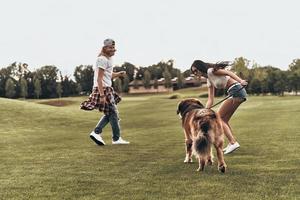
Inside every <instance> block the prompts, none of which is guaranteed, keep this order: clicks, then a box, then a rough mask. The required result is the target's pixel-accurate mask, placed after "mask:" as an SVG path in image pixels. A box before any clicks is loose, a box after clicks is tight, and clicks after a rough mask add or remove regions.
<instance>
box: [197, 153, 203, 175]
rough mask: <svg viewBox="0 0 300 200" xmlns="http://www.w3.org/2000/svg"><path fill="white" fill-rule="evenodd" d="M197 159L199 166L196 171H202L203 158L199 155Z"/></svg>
mask: <svg viewBox="0 0 300 200" xmlns="http://www.w3.org/2000/svg"><path fill="white" fill-rule="evenodd" d="M198 160H199V168H198V169H197V171H198V172H199V171H203V170H204V166H205V158H203V157H201V156H200V155H199V157H198Z"/></svg>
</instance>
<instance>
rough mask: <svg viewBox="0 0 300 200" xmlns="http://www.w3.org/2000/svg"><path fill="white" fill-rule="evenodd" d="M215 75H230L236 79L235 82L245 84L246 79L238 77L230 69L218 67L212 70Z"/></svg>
mask: <svg viewBox="0 0 300 200" xmlns="http://www.w3.org/2000/svg"><path fill="white" fill-rule="evenodd" d="M213 73H214V74H215V75H217V76H226V75H227V76H230V77H231V78H233V79H234V80H236V81H237V82H239V83H241V84H242V85H247V84H248V83H247V81H245V80H243V79H241V78H240V77H238V76H237V75H236V74H235V73H233V72H232V71H229V70H225V69H219V70H217V71H214V72H213Z"/></svg>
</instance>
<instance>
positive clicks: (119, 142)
mask: <svg viewBox="0 0 300 200" xmlns="http://www.w3.org/2000/svg"><path fill="white" fill-rule="evenodd" d="M129 143H130V142H128V141H126V140H123V139H122V138H121V137H119V139H118V140H117V141H112V144H129Z"/></svg>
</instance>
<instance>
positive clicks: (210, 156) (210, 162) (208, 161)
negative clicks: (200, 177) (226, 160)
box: [207, 148, 214, 165]
mask: <svg viewBox="0 0 300 200" xmlns="http://www.w3.org/2000/svg"><path fill="white" fill-rule="evenodd" d="M213 158H214V156H213V154H212V149H211V148H210V153H209V156H208V158H207V164H208V165H212V164H213V162H214V161H213Z"/></svg>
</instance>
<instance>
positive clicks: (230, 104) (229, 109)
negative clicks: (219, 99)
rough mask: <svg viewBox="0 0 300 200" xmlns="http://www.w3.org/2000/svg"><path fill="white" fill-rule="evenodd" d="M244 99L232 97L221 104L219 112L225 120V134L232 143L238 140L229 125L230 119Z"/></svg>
mask: <svg viewBox="0 0 300 200" xmlns="http://www.w3.org/2000/svg"><path fill="white" fill-rule="evenodd" d="M241 103H242V100H240V99H237V98H230V99H227V100H226V101H224V103H223V104H222V105H221V107H220V109H219V111H218V113H219V115H220V117H221V118H222V120H223V129H224V134H225V135H226V137H227V139H228V141H229V142H230V143H231V144H234V143H235V142H236V140H235V138H234V136H233V134H232V130H231V127H230V125H229V123H228V122H229V120H230V118H231V117H232V115H233V113H234V112H235V111H236V109H237V108H238V107H239V105H241Z"/></svg>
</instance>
